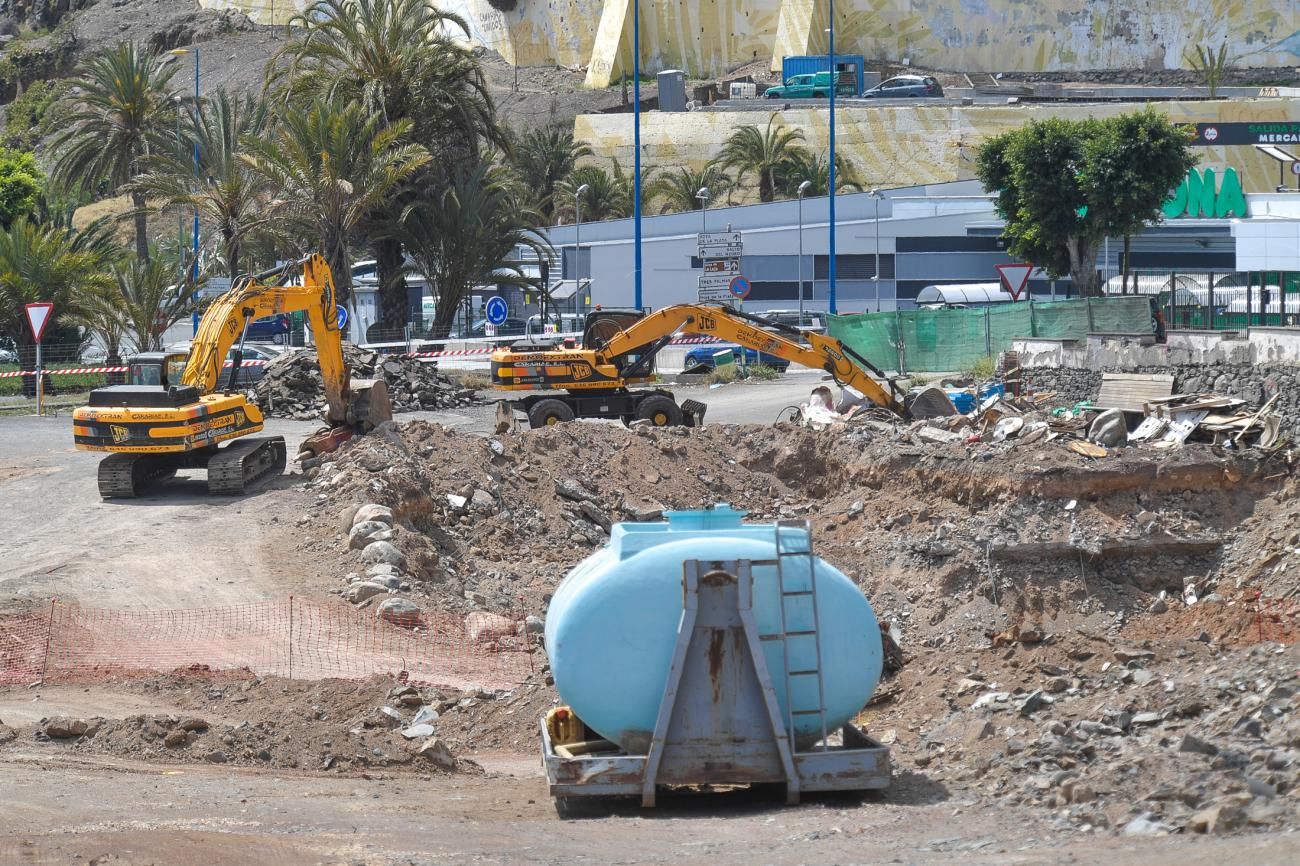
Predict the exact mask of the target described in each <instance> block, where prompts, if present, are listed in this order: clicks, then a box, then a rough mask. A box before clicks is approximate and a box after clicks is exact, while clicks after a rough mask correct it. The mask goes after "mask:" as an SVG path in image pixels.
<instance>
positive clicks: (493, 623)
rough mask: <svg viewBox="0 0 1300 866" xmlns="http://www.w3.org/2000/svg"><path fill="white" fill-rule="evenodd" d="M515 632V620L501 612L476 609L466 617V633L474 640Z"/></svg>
mask: <svg viewBox="0 0 1300 866" xmlns="http://www.w3.org/2000/svg"><path fill="white" fill-rule="evenodd" d="M514 632H515V623H514V620H512V619H510V618H508V617H504V616H501V615H500V614H495V613H484V612H483V611H475V612H473V613H471V614H470V615H469V616H467V617H465V633H466V634H467V635H469V639H470V640H472V641H480V640H493V639H495V638H499V637H505V636H506V635H510V634H514Z"/></svg>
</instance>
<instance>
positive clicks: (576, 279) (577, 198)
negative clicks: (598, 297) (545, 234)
mask: <svg viewBox="0 0 1300 866" xmlns="http://www.w3.org/2000/svg"><path fill="white" fill-rule="evenodd" d="M590 189H591V185H590V184H586V183H584V184H583V185H582V186H580V187H578V188H577V189H575V190H574V191H573V208H574V211H575V213H576V216H575V222H574V226H573V238H574V241H573V245H574V246H575V247H577V248H578V249H577V252H576V253H574V256H575V258H576V259H577V261H575V262H574V263H573V297H574V303H575V304H576V303H577V297H578V291H579V290H580V289H581V288H582V197H583V196H584V195H586V194H587V191H588V190H590ZM574 312H575V313H576V312H578V311H577V309H576V308H575V309H574ZM542 328H543V330H545V328H546V322H545V321H543V322H542Z"/></svg>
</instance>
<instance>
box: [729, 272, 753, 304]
mask: <svg viewBox="0 0 1300 866" xmlns="http://www.w3.org/2000/svg"><path fill="white" fill-rule="evenodd" d="M727 289H728V290H730V292H731V294H732V295H733V296H734V297H736V298H739V299H740V300H742V301H743V300H745V298H748V297H749V289H750V285H749V280H748V279H747V278H746V277H742V276H739V275H738V276H734V277H732V278H731V282H730V283H728V284H727Z"/></svg>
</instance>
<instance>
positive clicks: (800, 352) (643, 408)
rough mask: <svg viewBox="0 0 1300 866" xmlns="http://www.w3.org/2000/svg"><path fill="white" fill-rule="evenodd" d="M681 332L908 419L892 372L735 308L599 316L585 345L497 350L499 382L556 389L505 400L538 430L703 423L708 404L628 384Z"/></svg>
mask: <svg viewBox="0 0 1300 866" xmlns="http://www.w3.org/2000/svg"><path fill="white" fill-rule="evenodd" d="M679 334H698V335H701V336H706V337H716V338H718V339H720V340H723V341H726V342H731V343H737V344H739V345H741V346H744V347H746V348H749V349H754V350H756V351H758V352H761V353H766V354H769V355H775V356H777V357H780V358H784V359H786V360H788V361H790V362H791V363H794V364H800V365H802V366H805V367H811V368H813V369H818V370H825V371H826V372H827V373H829V374H830V375H831V378H833V379H834V380H835V381H836V382H837V383H839V384H840V385H841V386H846V387H849V388H852V389H853V390H855V391H857V392H858V393H860V394H862V395H863V396H864V397H866V398H867V399H869V400H870V401H871V402H873V403H875V404H876V405H877V406H881V407H883V408H885V409H888V410H890V411H891V412H894V413H895V414H897V415H903V414H904V403H903V397H902V395H901V394H900V393H898V392H897V391H896V390H895V388H894V384H893V382H892V381H891V380H890V379H889V378H888V377H887V376H886V375H885V373H884V372H883V371H881V370H879V369H878V368H876V367H875V366H874V365H873V364H872V363H871V362H870V361H868V360H867V359H866V358H863V357H862V356H861V355H859V354H858V353H856V352H854V351H853V350H852V349H851V348H849V347H848V346H846V345H844V344H843V343H842V342H840V341H839V340H837V339H836V338H834V337H829V336H825V335H822V334H816V333H804V332H802V331H800V330H799V329H798V328H794V327H791V326H789V325H785V324H781V323H778V322H773V321H770V320H768V319H764V318H762V317H760V316H754V315H751V314H748V313H744V312H741V311H740V310H733V309H731V308H729V307H724V306H712V305H702V304H677V305H675V306H671V307H665V308H664V309H662V310H658V311H655V312H651V313H649V314H643V313H642V312H640V311H638V310H600V311H597V312H594V313H592V314H590V315H589V316H588V317H587V323H586V327H585V329H584V332H583V337H582V345H581V346H576V345H562V344H559V343H557V342H555V341H554V340H540V341H524V342H517V343H515V344H514V345H512V346H510V347H508V348H501V349H497V350H496V351H494V352H493V353H492V385H493V387H494V388H498V389H503V390H512V391H552V392H558V393H548V394H534V395H530V396H528V397H524V398H522V399H519V400H514V401H509V402H508V403H506V405H507V406H508V407H509V408H510V409H511V410H513V411H519V412H523V413H524V414H525V415H527V416H528V423H529V425H530V426H532V427H545V426H548V425H552V424H558V423H561V422H563V421H572V420H573V419H574V418H612V419H618V420H622V421H623V422H624V423H631V422H632V421H635V420H647V421H649V422H650V423H651V424H653V425H654V426H656V427H666V426H672V425H680V424H685V425H686V426H689V427H693V426H699V425H700V424H702V423H703V421H704V412H705V406H704V404H703V403H700V402H698V401H695V400H684V401H682V403H681V404H678V403H677V401H676V399H675V398H674V397H673V394H672V392H671V391H667V390H664V389H661V388H630V387H629V386H630V385H636V384H644V383H649V382H651V381H653V379H654V358H655V355H656V354H657V353H658V352H659V350H661V349H662V348H663V347H664V346H666V345H668V343H669V342H671V341H672V339H673V338H674V337H676V336H678V335H679ZM872 373H874V374H875V375H876V376H877V377H878V378H879V379H881V380H883V381H884V382H885V383H886V384H885V385H882V384H881V383H880V382H879V381H877V379H876V378H873V377H872ZM886 386H887V387H886Z"/></svg>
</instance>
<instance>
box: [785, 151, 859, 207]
mask: <svg viewBox="0 0 1300 866" xmlns="http://www.w3.org/2000/svg"><path fill="white" fill-rule="evenodd" d="M830 180H831V172H830V160H829V159H828V158H827V154H826V151H822V152H821V153H813V152H812V151H810V150H808V149H807V148H803V147H796V148H794V149H793V150H792V151H791V153H790V159H789V161H788V162H787V163H786V164H785V165H783V166H782V167H781V168H780V170H779V171H777V174H776V188H777V191H778V192H780V193H781V195H783V196H785V197H786V198H794V197H795V196H797V195H798V194H799V185H800V184H801V183H803V182H804V181H808V182H810V183H811V184H812V186H810V187H808V189H807V191H806V192H805V193H804V194H805V195H810V196H818V195H826V194H827V192H826V191H827V190H828V189H829V188H830ZM865 188H866V184H865V182H864V181H863V179H862V176H861V175H860V174H859V173H858V169H857V166H855V165H854V164H853V163H852V162H851V161H849V160H848V159H846V158H845V157H844V156H843V155H842V154H838V153H837V154H835V191H836V192H862V190H863V189H865Z"/></svg>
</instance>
